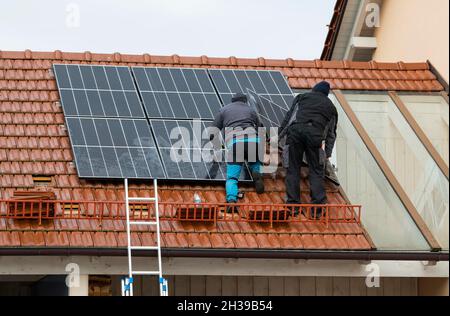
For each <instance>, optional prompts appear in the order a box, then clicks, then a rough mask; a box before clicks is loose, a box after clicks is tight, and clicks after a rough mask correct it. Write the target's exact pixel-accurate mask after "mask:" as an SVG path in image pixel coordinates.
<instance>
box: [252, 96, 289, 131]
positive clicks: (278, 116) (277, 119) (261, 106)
mask: <svg viewBox="0 0 450 316" xmlns="http://www.w3.org/2000/svg"><path fill="white" fill-rule="evenodd" d="M247 95H248V96H249V98H248V99H249V104H250V105H251V106H252V107H253V108H254V109H255V111H256V112H257V113H258V116H259V119H260V121H261V122H262V123H263V125H264V127H266V128H269V127H280V126H281V123H282V122H283V119H284V117H285V116H286V113H287V110H286V109H285V108H282V107H280V106H279V105H278V104H275V103H273V102H272V101H270V100H269V99H266V98H265V97H262V96H260V95H258V94H257V93H255V92H253V91H251V90H250V89H247Z"/></svg>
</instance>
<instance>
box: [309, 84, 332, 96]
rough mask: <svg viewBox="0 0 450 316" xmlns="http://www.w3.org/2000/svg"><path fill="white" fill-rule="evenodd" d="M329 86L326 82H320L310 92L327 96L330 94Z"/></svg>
mask: <svg viewBox="0 0 450 316" xmlns="http://www.w3.org/2000/svg"><path fill="white" fill-rule="evenodd" d="M330 89H331V88H330V84H329V83H328V82H327V81H321V82H319V83H318V84H316V85H315V86H314V88H313V89H312V91H314V92H321V93H323V94H325V95H326V96H328V95H329V94H330Z"/></svg>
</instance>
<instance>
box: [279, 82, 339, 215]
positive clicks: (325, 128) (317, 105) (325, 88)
mask: <svg viewBox="0 0 450 316" xmlns="http://www.w3.org/2000/svg"><path fill="white" fill-rule="evenodd" d="M329 93H330V84H329V83H328V82H326V81H322V82H320V83H318V84H317V85H315V86H314V88H313V89H312V91H311V92H309V93H305V94H303V95H299V96H297V97H296V98H295V100H294V102H293V104H292V107H291V109H290V110H289V112H288V113H287V114H286V117H285V119H284V121H283V123H282V125H281V129H280V130H281V133H282V134H286V135H287V138H286V147H285V148H284V155H287V156H286V157H284V158H283V159H284V161H285V168H286V169H287V172H286V193H287V197H286V199H287V201H286V202H287V203H288V204H300V203H301V201H300V168H301V164H302V161H303V154H305V155H306V161H307V162H308V167H309V183H310V187H311V202H312V203H313V204H326V203H327V196H326V192H325V188H324V169H325V168H324V166H325V159H328V158H330V157H331V154H332V152H333V147H334V143H335V141H336V125H337V118H338V114H337V111H336V107H335V106H334V104H333V102H331V100H330V99H329V98H328V94H329ZM325 155H326V157H324V156H325ZM295 213H296V214H297V213H298V209H295ZM296 214H295V215H296ZM321 216H322V209H321V208H318V209H317V211H316V213H315V217H316V218H320V217H321Z"/></svg>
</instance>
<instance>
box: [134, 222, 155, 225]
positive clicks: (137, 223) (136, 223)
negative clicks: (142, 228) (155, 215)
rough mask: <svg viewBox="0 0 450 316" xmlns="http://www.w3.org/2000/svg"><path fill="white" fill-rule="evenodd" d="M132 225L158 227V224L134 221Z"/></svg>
mask: <svg viewBox="0 0 450 316" xmlns="http://www.w3.org/2000/svg"><path fill="white" fill-rule="evenodd" d="M130 225H158V222H144V221H133V222H130Z"/></svg>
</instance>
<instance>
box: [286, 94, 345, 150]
mask: <svg viewBox="0 0 450 316" xmlns="http://www.w3.org/2000/svg"><path fill="white" fill-rule="evenodd" d="M297 106H298V109H296V107H297ZM293 115H295V118H294V117H293ZM337 121H338V113H337V110H336V107H335V106H334V104H333V102H331V100H330V99H329V98H328V97H327V96H326V95H325V94H324V93H321V92H317V91H312V92H309V93H305V94H302V95H298V96H297V97H296V98H295V99H294V101H293V103H292V107H291V109H290V110H289V111H288V113H287V114H286V116H285V118H284V120H283V123H282V124H281V127H280V130H281V133H282V134H285V133H286V130H287V128H288V127H289V126H290V125H291V124H293V123H298V124H299V125H300V126H304V127H306V126H309V128H308V132H309V134H310V136H311V137H313V138H314V139H315V140H317V141H318V142H320V141H322V140H325V152H326V155H327V157H331V154H332V152H333V147H334V143H335V141H336V127H337Z"/></svg>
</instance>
